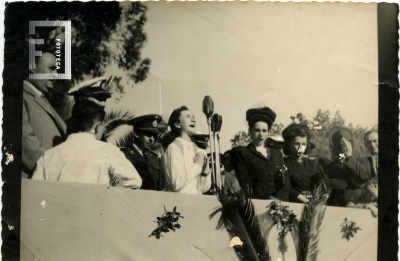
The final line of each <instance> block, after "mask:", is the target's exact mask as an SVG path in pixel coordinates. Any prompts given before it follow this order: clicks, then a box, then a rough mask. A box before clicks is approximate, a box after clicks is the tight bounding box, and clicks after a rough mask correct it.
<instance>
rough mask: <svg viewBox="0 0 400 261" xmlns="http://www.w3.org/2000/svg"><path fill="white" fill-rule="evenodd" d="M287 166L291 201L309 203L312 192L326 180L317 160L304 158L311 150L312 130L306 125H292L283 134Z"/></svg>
mask: <svg viewBox="0 0 400 261" xmlns="http://www.w3.org/2000/svg"><path fill="white" fill-rule="evenodd" d="M282 136H283V140H284V144H283V153H284V154H285V155H286V156H287V157H286V158H285V165H286V167H287V169H288V172H289V177H290V184H291V187H292V191H291V194H290V197H291V200H290V201H294V202H308V199H309V198H310V197H311V196H312V191H313V189H314V188H315V186H317V185H318V184H319V183H320V182H321V180H325V178H324V172H323V169H322V167H321V166H320V165H319V163H318V162H317V160H315V159H310V158H308V157H304V155H307V154H308V151H309V150H310V146H311V143H310V138H311V134H310V130H309V128H308V126H307V125H305V124H295V123H293V124H291V125H289V126H288V127H286V129H284V130H283V132H282Z"/></svg>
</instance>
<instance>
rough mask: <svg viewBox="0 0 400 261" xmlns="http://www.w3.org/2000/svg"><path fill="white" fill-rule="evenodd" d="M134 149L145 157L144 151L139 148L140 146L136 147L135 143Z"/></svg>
mask: <svg viewBox="0 0 400 261" xmlns="http://www.w3.org/2000/svg"><path fill="white" fill-rule="evenodd" d="M133 147H134V148H135V149H136V150H137V151H138V152H139V153H140V155H142V156H143V150H142V149H141V148H139V146H138V145H136V144H135V143H133Z"/></svg>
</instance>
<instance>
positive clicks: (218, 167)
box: [214, 132, 222, 189]
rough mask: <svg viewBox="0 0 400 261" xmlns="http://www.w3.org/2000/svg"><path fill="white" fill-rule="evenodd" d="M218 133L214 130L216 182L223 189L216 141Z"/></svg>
mask: <svg viewBox="0 0 400 261" xmlns="http://www.w3.org/2000/svg"><path fill="white" fill-rule="evenodd" d="M216 134H217V132H214V151H215V169H216V172H215V176H216V182H215V183H216V185H217V187H218V188H219V189H221V183H222V180H221V168H220V165H219V151H218V152H217V144H216V143H217V142H216V138H215V136H216ZM217 153H218V155H217Z"/></svg>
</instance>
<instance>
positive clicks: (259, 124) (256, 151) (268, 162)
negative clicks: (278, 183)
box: [231, 107, 283, 199]
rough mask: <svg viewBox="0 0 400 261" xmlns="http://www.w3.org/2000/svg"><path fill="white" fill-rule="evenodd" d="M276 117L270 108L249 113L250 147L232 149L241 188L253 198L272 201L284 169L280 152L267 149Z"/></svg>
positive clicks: (247, 114) (247, 117)
mask: <svg viewBox="0 0 400 261" xmlns="http://www.w3.org/2000/svg"><path fill="white" fill-rule="evenodd" d="M275 117H276V114H275V112H273V111H272V110H271V109H270V108H268V107H264V108H256V109H250V110H248V111H247V112H246V120H247V122H248V124H249V134H250V144H249V145H248V146H246V147H237V148H233V149H232V152H231V157H232V162H233V165H234V169H235V173H236V177H237V178H238V181H239V184H240V186H241V187H242V189H243V190H244V191H245V193H246V194H247V195H249V196H251V197H252V198H256V199H270V198H271V196H273V195H274V194H275V193H276V190H275V182H274V177H275V175H276V173H277V172H279V168H282V166H283V157H282V154H281V152H280V151H279V150H277V149H273V148H268V147H266V146H265V141H266V139H267V137H268V131H269V129H270V128H271V126H272V123H273V122H274V121H275Z"/></svg>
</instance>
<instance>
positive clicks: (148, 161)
mask: <svg viewBox="0 0 400 261" xmlns="http://www.w3.org/2000/svg"><path fill="white" fill-rule="evenodd" d="M121 151H122V152H123V153H124V154H125V157H126V158H127V159H128V160H129V161H130V162H131V163H132V165H133V166H134V167H135V169H136V170H137V172H138V173H139V175H140V177H141V178H142V186H141V187H140V189H146V190H159V191H160V190H162V189H164V187H165V177H164V176H163V173H162V170H161V168H160V166H161V160H160V158H159V157H158V156H157V154H156V153H154V152H152V151H147V152H144V153H143V156H142V154H140V152H139V151H138V150H137V149H136V148H135V147H133V146H132V147H127V148H121Z"/></svg>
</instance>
